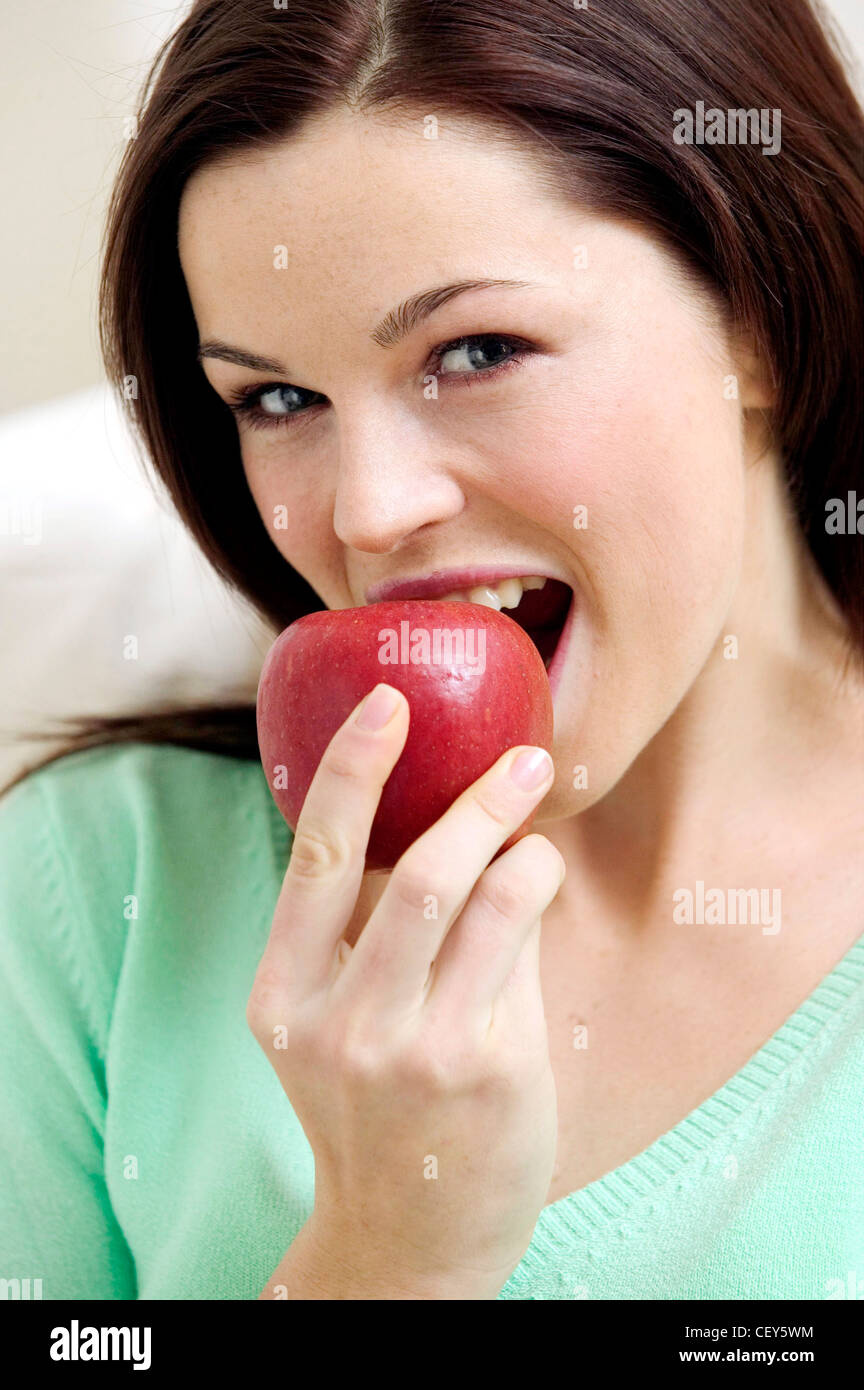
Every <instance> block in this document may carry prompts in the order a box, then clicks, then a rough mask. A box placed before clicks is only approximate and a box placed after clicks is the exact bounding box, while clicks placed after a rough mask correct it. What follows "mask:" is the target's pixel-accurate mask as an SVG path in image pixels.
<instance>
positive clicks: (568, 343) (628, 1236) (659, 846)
mask: <svg viewBox="0 0 864 1390" xmlns="http://www.w3.org/2000/svg"><path fill="white" fill-rule="evenodd" d="M751 111H752V112H753V115H754V119H752V120H751V119H750V118H749V116H748V113H749V112H751ZM688 113H689V114H690V115H691V116H692V119H691V120H689V121H688V119H687V116H688ZM711 113H714V114H711ZM755 117H758V119H755ZM721 118H722V119H721ZM709 132H710V133H709ZM733 132H735V137H736V138H735V139H734V140H733V138H732V133H733ZM860 143H861V113H860V110H859V108H858V107H857V105H856V103H855V100H854V98H853V96H852V94H851V92H850V89H849V86H848V84H847V81H846V78H845V76H844V74H843V71H842V68H841V65H840V63H839V61H838V59H837V57H836V56H835V54H834V52H833V51H832V49H831V47H830V44H829V41H828V39H827V38H826V35H825V33H824V31H823V29H822V28H820V25H819V22H818V21H817V18H816V15H815V13H814V11H813V9H812V8H811V6H810V4H808V3H807V0H784V3H783V4H782V5H781V4H766V3H765V0H730V3H727V4H725V5H724V6H722V7H718V6H716V5H714V4H713V3H711V0H698V3H694V0H678V3H672V0H670V3H668V4H666V5H664V6H662V7H657V6H656V5H654V4H653V3H649V0H626V3H625V0H605V3H604V4H603V5H598V6H596V7H593V6H592V7H575V6H574V7H569V8H568V7H566V6H562V5H560V4H557V3H552V0H521V3H519V0H517V3H514V4H511V5H508V6H507V7H506V9H505V10H503V11H495V10H490V9H489V8H488V7H487V6H480V5H477V4H474V3H472V0H460V2H459V3H458V4H450V3H428V0H427V2H426V3H422V2H421V0H404V2H402V3H398V2H397V0H394V2H393V3H386V0H384V2H382V3H380V4H378V5H376V6H373V5H370V4H366V3H353V4H349V5H347V6H346V5H344V4H341V3H340V4H338V5H337V4H335V3H331V2H330V0H316V2H315V3H312V4H304V5H302V6H300V5H296V6H295V5H294V4H292V3H289V4H288V5H287V6H283V5H278V6H277V5H272V6H271V5H266V6H265V5H263V4H262V5H255V6H243V7H237V6H234V5H230V4H227V3H224V0H206V3H198V4H196V5H194V7H193V8H192V10H191V13H190V14H189V16H188V18H187V19H186V20H185V21H184V22H183V23H182V24H181V26H180V28H179V29H178V31H177V33H176V34H175V35H174V37H173V39H172V40H171V41H170V43H169V44H168V45H167V46H166V49H165V51H164V52H163V54H162V55H161V58H160V61H159V63H158V64H157V66H156V69H155V70H154V73H153V75H152V76H151V81H150V82H149V83H148V87H147V90H146V92H145V99H144V104H143V107H142V110H141V112H140V115H139V119H138V129H137V135H136V138H135V140H134V141H132V142H131V143H130V145H129V148H128V150H127V152H126V155H125V157H124V161H123V166H122V168H121V171H120V175H119V179H118V183H117V186H116V189H115V194H114V200H113V203H112V207H111V212H110V219H109V229H108V238H107V246H106V255H105V266H104V288H103V301H102V311H103V313H102V326H103V341H104V351H105V357H106V362H107V363H108V367H109V371H110V374H111V377H112V380H113V381H114V382H115V383H117V384H118V386H124V385H125V388H126V389H125V396H126V397H127V399H128V401H129V410H130V415H131V418H132V419H133V421H134V422H135V424H136V426H137V427H138V428H139V429H140V431H141V435H142V438H143V441H144V443H145V445H146V447H147V450H148V451H149V454H150V456H151V457H152V459H153V461H154V463H155V466H156V468H157V471H158V473H159V474H160V476H161V477H162V478H163V479H164V480H165V482H166V483H167V485H168V487H169V489H170V491H171V493H172V495H173V497H174V499H175V502H176V504H177V506H178V508H179V510H180V512H181V514H182V515H183V516H184V518H185V520H186V522H187V524H188V526H189V528H190V530H191V532H192V534H193V535H194V536H195V537H196V539H197V541H198V543H199V544H200V546H201V548H202V549H203V550H204V552H205V553H206V554H207V555H208V556H209V558H210V559H211V560H212V561H213V563H214V564H215V565H216V567H217V568H218V570H219V571H220V572H221V573H222V574H223V575H224V576H225V577H226V578H227V579H228V580H229V581H230V582H231V583H232V584H234V585H235V586H236V587H237V588H238V589H239V590H240V591H241V592H242V593H243V594H244V595H246V596H248V598H249V599H250V600H251V601H252V602H253V603H254V604H256V605H257V607H258V608H259V609H260V611H261V612H263V613H264V614H266V615H267V617H268V618H269V619H270V620H271V621H272V622H273V624H274V631H278V630H279V629H280V628H282V627H284V626H285V625H287V624H288V623H289V622H291V621H292V620H293V619H294V618H295V617H297V616H299V615H300V614H302V613H304V612H308V611H311V610H314V609H316V608H321V607H327V608H331V609H339V608H349V607H355V606H358V605H362V604H364V603H367V602H372V601H375V600H376V599H377V598H379V597H381V596H383V595H385V594H386V595H388V596H390V595H391V594H393V593H395V595H396V596H407V597H410V596H411V595H412V594H415V595H416V594H417V593H418V591H420V590H422V588H423V586H424V585H425V586H426V588H427V591H428V592H430V593H431V594H432V596H443V595H444V594H446V593H448V592H461V593H466V594H468V593H470V594H471V597H472V598H473V599H474V600H475V601H481V602H486V603H489V604H491V605H492V606H498V605H499V604H500V603H502V602H507V603H512V602H513V601H514V596H515V599H517V600H518V598H519V594H520V592H521V588H520V586H518V585H517V586H516V589H514V588H513V586H512V585H511V586H510V587H509V588H507V589H505V590H504V591H503V592H502V590H501V589H500V587H499V585H500V583H501V582H504V580H505V579H506V578H508V577H509V578H511V579H512V578H513V577H514V576H516V577H523V578H525V577H529V578H530V577H533V578H534V579H535V581H537V582H539V580H540V579H543V578H545V579H546V581H547V583H548V582H549V581H556V580H557V581H559V582H562V583H563V584H565V585H566V586H567V587H568V590H569V591H570V592H571V593H572V595H573V603H572V619H571V622H570V624H569V626H568V628H567V630H566V632H564V633H563V634H561V635H559V639H558V644H557V648H556V652H555V656H554V660H553V662H552V663H551V664H550V668H549V669H550V678H551V680H552V685H553V690H554V704H555V741H554V750H553V751H554V770H553V769H552V768H551V767H544V766H543V760H542V758H541V757H540V756H539V755H538V751H537V750H533V749H528V750H525V749H520V750H517V751H513V750H511V751H509V752H508V753H506V754H505V755H504V756H503V757H502V759H501V760H499V762H498V763H496V764H495V766H494V767H493V768H492V769H490V770H489V772H488V773H486V774H485V776H484V777H483V778H481V779H480V781H479V782H477V783H475V784H474V786H473V787H472V788H470V789H469V790H468V792H467V793H466V794H465V795H464V796H462V797H460V798H459V799H458V800H457V801H456V802H454V804H453V806H452V807H451V808H450V810H449V811H448V812H447V813H446V815H445V816H444V817H443V818H442V819H441V820H440V821H439V822H437V824H436V825H435V826H433V827H432V829H431V830H430V831H429V832H428V833H427V834H426V835H424V836H422V837H421V838H420V839H418V840H417V841H415V843H414V844H413V845H412V846H411V847H410V848H409V850H408V851H407V852H406V854H405V855H404V856H403V858H402V860H400V862H399V863H398V864H397V866H396V868H395V869H394V871H393V872H392V874H390V875H388V876H380V875H377V876H376V875H365V876H364V874H363V847H364V844H365V840H366V837H367V835H368V831H369V827H370V824H371V820H372V818H373V816H374V812H375V806H376V804H377V799H378V795H379V793H380V788H381V786H382V785H383V782H384V781H385V780H386V778H387V776H388V775H389V772H390V770H391V768H392V767H393V766H394V764H395V761H396V759H397V758H398V756H399V753H400V751H401V748H402V746H403V743H404V739H405V735H406V731H407V727H408V721H409V718H410V710H409V708H408V704H407V702H406V700H405V698H404V696H401V695H399V694H398V692H393V691H392V690H391V689H390V688H389V687H386V686H382V688H381V689H378V690H376V692H375V694H374V695H371V696H370V697H369V702H368V703H366V704H364V705H363V706H362V708H361V709H359V711H355V714H354V715H353V716H352V718H351V719H350V720H349V721H348V722H347V723H346V724H345V725H344V726H343V728H342V729H341V730H340V731H339V733H338V734H337V735H336V737H335V738H334V740H333V743H332V744H331V746H330V749H329V750H328V752H327V754H326V755H325V757H324V758H323V759H322V762H321V764H320V766H319V769H318V772H317V774H316V778H315V780H314V782H313V785H312V787H311V788H310V791H309V794H308V796H307V798H306V802H305V804H304V808H303V813H302V818H301V821H300V824H299V825H298V827H297V832H296V836H295V837H294V838H293V844H292V841H291V837H290V836H289V834H288V832H287V829H286V827H285V826H284V825H283V823H282V821H281V820H280V818H279V816H278V813H277V812H276V810H275V807H274V805H273V802H272V798H271V796H270V792H269V789H268V786H267V783H266V780H265V778H264V775H263V773H262V771H261V768H260V764H259V762H258V750H257V745H256V743H255V739H254V711H253V710H252V709H249V708H245V709H243V708H237V709H227V710H216V711H213V710H211V711H197V712H193V713H192V714H189V713H186V714H185V715H184V714H181V713H172V712H165V711H163V712H161V713H160V714H156V715H153V716H152V717H149V718H147V717H142V719H141V720H140V721H137V722H134V723H130V722H129V721H123V720H118V721H91V722H90V723H89V725H85V726H84V729H83V732H82V734H81V736H80V737H79V739H78V741H77V743H75V744H73V745H72V747H74V748H76V749H77V752H76V755H75V756H67V757H63V758H61V759H59V760H57V761H53V762H52V763H50V764H49V765H47V766H44V767H43V768H42V769H41V770H39V771H38V772H36V773H35V774H33V775H30V776H29V777H27V778H25V779H24V780H23V781H22V782H21V783H20V784H19V785H17V786H15V787H14V788H13V789H12V790H10V791H9V792H8V794H7V795H6V796H5V797H4V799H3V802H2V803H0V809H2V820H3V841H2V843H3V858H4V873H3V888H2V912H0V920H2V928H3V943H4V946H3V949H4V953H5V957H6V960H7V962H8V969H7V978H6V983H5V984H4V991H5V994H6V997H5V998H4V1009H3V1014H4V1019H5V1023H4V1033H3V1052H2V1056H3V1066H4V1071H5V1072H6V1073H7V1074H8V1077H7V1079H8V1082H9V1085H8V1086H7V1087H6V1091H7V1093H8V1094H9V1096H10V1099H9V1100H8V1101H7V1102H6V1103H7V1105H9V1106H10V1107H11V1111H10V1113H9V1114H8V1115H5V1116H4V1118H5V1119H6V1120H7V1124H4V1125H3V1127H2V1128H3V1134H4V1141H3V1143H4V1149H3V1165H4V1177H6V1178H7V1179H9V1180H8V1181H5V1182H4V1183H3V1185H2V1190H3V1192H4V1194H5V1195H4V1197H3V1228H4V1233H5V1234H4V1241H5V1247H6V1249H7V1250H8V1251H9V1252H10V1257H11V1261H12V1264H13V1265H15V1268H16V1269H19V1268H20V1272H21V1275H22V1276H23V1275H24V1274H26V1273H28V1271H30V1270H32V1274H33V1276H34V1277H36V1276H41V1277H43V1296H44V1297H86V1298H135V1297H138V1298H166V1297H167V1298H184V1299H185V1298H196V1297H204V1298H255V1297H264V1298H271V1297H272V1298H286V1297H287V1298H291V1299H297V1298H323V1299H343V1298H345V1299H354V1298H360V1299H365V1298H384V1299H391V1298H392V1299H403V1298H404V1299H414V1298H419V1299H444V1298H458V1299H476V1298H479V1299H488V1298H497V1297H501V1298H517V1299H518V1298H573V1297H579V1298H591V1299H598V1298H599V1299H608V1298H631V1299H632V1298H664V1299H680V1298H686V1297H695V1298H702V1299H717V1298H748V1299H749V1298H763V1297H764V1298H828V1297H836V1296H844V1293H843V1291H844V1290H846V1289H847V1288H849V1287H851V1285H850V1279H851V1281H852V1283H853V1284H855V1286H856V1287H857V1283H856V1281H857V1280H858V1279H861V1278H864V1263H862V1262H864V1218H862V1210H864V1202H862V1196H864V1140H862V1135H861V1129H860V1124H859V1123H858V1118H857V1117H858V1114H859V1108H860V1093H861V1083H862V1080H864V1041H862V1037H864V1034H862V1029H861V1024H862V1021H864V937H862V921H861V913H860V903H861V900H862V887H864V869H862V860H861V854H860V847H861V831H862V813H861V805H860V787H861V783H862V771H864V738H862V710H864V672H862V660H861V658H862V647H864V622H862V614H864V591H862V584H861V542H860V538H859V536H858V534H857V532H856V530H855V523H854V520H853V522H852V524H851V525H849V526H847V527H845V528H844V529H843V530H840V529H838V526H837V525H836V524H835V525H833V526H832V525H829V520H830V518H831V517H832V516H835V514H836V506H835V500H836V499H842V500H843V504H844V506H845V505H846V502H847V500H848V495H849V493H850V492H851V493H854V492H855V490H856V489H857V488H860V482H861V478H860V465H859V462H858V460H859V457H860V452H859V450H860V436H861V402H860V369H861V353H862V342H864V331H862V330H864V325H862V297H861V293H860V288H861V287H860V268H859V267H860V261H859V256H860V245H859V234H858V227H859V220H860V188H861V181H860V168H859V167H858V166H857V164H856V160H855V151H856V150H857V149H858V148H859V147H860ZM466 388H468V389H466ZM232 416H233V419H232ZM235 423H236V427H235ZM849 506H850V507H854V503H851V502H850V503H849ZM513 612H514V615H515V616H516V619H517V621H518V619H519V609H518V608H516V609H514V610H513ZM388 695H389V697H390V703H389V704H388V702H387V700H388ZM97 743H102V744H103V745H104V746H102V747H100V748H94V747H93V746H92V745H94V744H97ZM226 755H228V756H226ZM514 762H515V763H517V764H518V771H517V773H516V775H515V777H511V776H510V770H511V765H512V764H514ZM535 809H536V811H537V815H536V819H535V822H534V826H533V828H532V829H533V833H532V834H530V835H528V836H526V837H524V838H523V839H522V840H520V841H519V842H518V844H516V845H515V846H514V847H513V848H511V849H510V850H508V851H507V852H506V853H504V854H503V855H500V856H498V857H497V858H494V856H495V855H496V852H497V850H498V849H499V848H500V847H501V846H502V845H503V844H504V843H505V841H506V840H507V838H508V835H509V834H510V833H511V831H512V830H513V829H514V828H515V827H517V826H518V825H519V824H520V823H521V822H522V821H523V820H524V818H525V816H526V815H527V814H528V812H530V811H532V810H535ZM493 861H494V862H493ZM286 863H287V868H286ZM430 893H431V894H434V895H435V897H436V898H437V900H438V902H439V905H440V906H439V915H438V918H437V919H436V920H435V921H433V922H428V921H425V920H424V918H423V915H422V912H421V910H420V905H421V904H422V903H423V902H424V901H425V900H426V897H427V895H428V894H430ZM541 918H542V933H541ZM244 1006H245V1016H244ZM13 1123H14V1125H17V1126H18V1131H17V1137H16V1139H15V1140H14V1142H13V1141H12V1140H10V1139H9V1138H8V1136H9V1134H11V1133H14V1132H15V1131H14V1130H13V1129H12V1128H10V1126H12V1125H13ZM22 1126H23V1134H22V1130H21V1127H22ZM61 1209H62V1212H63V1218H62V1221H61V1219H60V1214H59V1213H60V1211H61ZM0 1272H3V1271H0ZM12 1272H13V1273H14V1272H15V1271H14V1270H13V1271H12Z"/></svg>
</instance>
